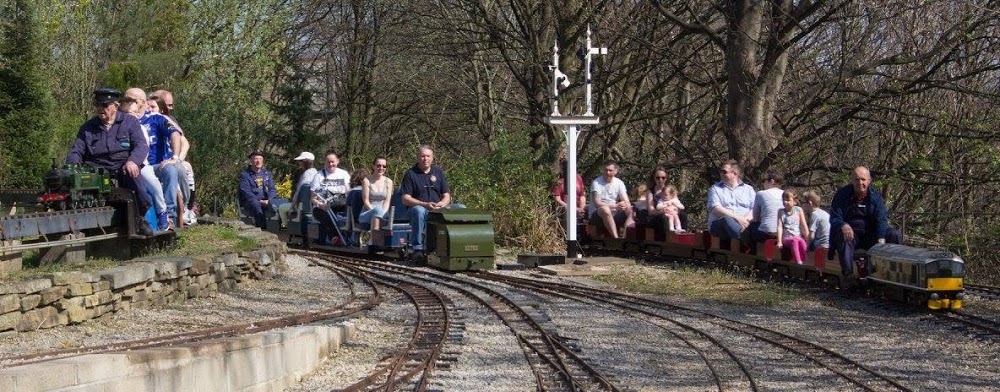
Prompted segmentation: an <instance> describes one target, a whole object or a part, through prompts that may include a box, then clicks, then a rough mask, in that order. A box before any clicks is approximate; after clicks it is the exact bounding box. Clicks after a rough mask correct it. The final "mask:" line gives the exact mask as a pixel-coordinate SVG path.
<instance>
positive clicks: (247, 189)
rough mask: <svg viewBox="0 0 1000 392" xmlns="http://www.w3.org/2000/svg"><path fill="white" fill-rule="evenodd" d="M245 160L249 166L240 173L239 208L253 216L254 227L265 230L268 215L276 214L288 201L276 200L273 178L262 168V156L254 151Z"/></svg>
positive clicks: (276, 193)
mask: <svg viewBox="0 0 1000 392" xmlns="http://www.w3.org/2000/svg"><path fill="white" fill-rule="evenodd" d="M247 158H248V159H249V160H250V164H249V165H247V168H246V169H244V170H243V172H241V173H240V185H239V187H240V188H239V190H240V206H241V207H242V208H243V210H244V212H245V213H246V214H247V215H250V216H253V222H254V226H257V227H259V228H261V229H267V215H268V213H269V212H270V213H271V214H273V213H277V212H278V207H279V206H280V205H282V204H284V203H287V202H288V200H285V199H279V198H278V190H277V188H275V186H274V177H272V176H271V172H270V171H268V170H267V169H266V168H264V154H263V153H261V152H260V151H254V152H251V153H250V155H249V156H248V157H247Z"/></svg>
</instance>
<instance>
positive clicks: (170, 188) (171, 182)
mask: <svg viewBox="0 0 1000 392" xmlns="http://www.w3.org/2000/svg"><path fill="white" fill-rule="evenodd" d="M155 171H156V178H159V179H160V183H161V184H162V185H163V200H164V201H166V205H167V215H168V216H170V219H171V221H173V219H174V218H176V217H177V216H178V212H177V207H179V206H178V205H177V189H178V188H177V167H176V166H174V165H156V168H155ZM254 212H256V211H254ZM254 219H256V214H255V216H254Z"/></svg>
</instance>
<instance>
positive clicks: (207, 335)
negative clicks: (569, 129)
mask: <svg viewBox="0 0 1000 392" xmlns="http://www.w3.org/2000/svg"><path fill="white" fill-rule="evenodd" d="M330 270H331V271H332V272H333V273H335V274H336V275H337V276H338V277H339V278H340V279H341V280H343V281H344V282H345V283H346V284H347V285H348V288H349V290H350V296H349V298H348V300H347V301H345V302H344V303H341V304H337V305H335V306H332V307H330V308H327V309H323V310H319V311H315V312H309V313H302V314H296V315H291V316H285V317H279V318H273V319H268V320H262V321H254V322H250V323H244V324H238V325H227V326H221V327H214V328H206V329H201V330H197V331H192V332H184V333H178V334H172V335H163V336H156V337H152V338H147V339H140V340H130V341H124V342H117V343H110V344H104V345H99V346H92V347H81V348H75V349H67V350H55V351H47V352H39V353H33V354H25V355H16V356H9V357H0V368H4V367H14V366H21V365H27V364H32V363H38V362H46V361H51V360H55V359H61V358H67V357H74V356H79V355H85V354H99V353H108V352H117V351H129V350H139V349H145V348H153V347H168V346H174V345H178V344H183V343H192V342H198V341H204V340H210V339H218V338H225V337H232V336H240V335H247V334H252V333H257V332H263V331H269V330H274V329H279V328H285V327H290V326H296V325H303V324H309V323H313V322H316V321H321V320H329V319H334V318H339V317H346V316H350V315H352V314H355V313H358V312H361V311H363V310H367V309H372V308H374V307H375V306H376V305H378V304H379V303H381V302H382V300H383V299H384V298H383V295H382V293H381V292H380V291H379V289H378V287H377V285H376V284H375V283H374V282H372V281H371V280H370V279H366V278H363V277H362V278H361V281H362V283H363V284H364V285H365V286H366V287H367V289H366V290H365V291H367V292H368V293H367V294H368V295H365V294H362V293H361V289H359V288H357V287H356V285H357V284H356V283H355V281H354V280H353V279H351V278H350V277H348V276H347V275H345V274H344V273H342V272H341V271H337V270H335V269H330Z"/></svg>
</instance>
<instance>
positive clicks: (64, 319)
mask: <svg viewBox="0 0 1000 392" xmlns="http://www.w3.org/2000/svg"><path fill="white" fill-rule="evenodd" d="M59 325H69V314H68V313H66V312H59Z"/></svg>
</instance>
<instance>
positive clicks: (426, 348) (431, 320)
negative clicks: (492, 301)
mask: <svg viewBox="0 0 1000 392" xmlns="http://www.w3.org/2000/svg"><path fill="white" fill-rule="evenodd" d="M308 259H309V260H310V261H312V262H314V263H316V264H320V265H325V266H330V267H334V268H336V267H342V266H341V265H339V264H337V263H335V262H330V261H327V260H324V259H321V258H318V257H308ZM342 268H347V269H349V270H350V271H351V273H352V274H355V275H358V276H363V275H364V274H365V273H364V272H362V271H361V270H359V269H357V268H354V267H349V266H347V267H342ZM376 280H377V281H378V282H379V283H380V284H382V285H386V286H389V287H392V288H394V289H396V290H397V291H399V292H401V293H403V294H404V295H405V296H407V297H408V298H409V299H410V302H412V303H413V304H414V306H415V307H416V309H417V321H416V326H415V328H414V332H413V336H412V337H411V338H410V340H409V342H407V345H406V347H405V348H404V349H403V350H400V351H399V352H398V353H396V354H394V355H392V356H391V357H390V359H388V360H386V361H383V365H381V366H379V368H378V369H376V370H375V371H374V372H372V373H371V374H370V375H368V376H367V377H365V378H364V379H362V380H361V381H358V382H357V383H354V384H353V385H350V386H348V387H346V388H344V391H345V392H356V391H382V390H385V391H392V390H413V391H426V390H427V386H428V384H429V381H430V378H431V375H432V373H433V371H434V369H435V367H436V364H437V362H438V360H439V358H441V354H442V351H443V350H444V346H445V343H447V342H448V341H452V339H453V336H454V335H453V334H452V332H451V329H452V328H453V325H452V318H451V316H450V314H452V313H454V312H455V309H454V305H453V304H452V303H451V301H449V300H448V299H447V298H446V297H443V296H442V295H441V294H439V293H438V292H436V291H434V290H432V289H430V288H428V287H425V286H421V285H417V284H413V283H409V282H395V281H391V280H388V279H384V278H377V279H376Z"/></svg>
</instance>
